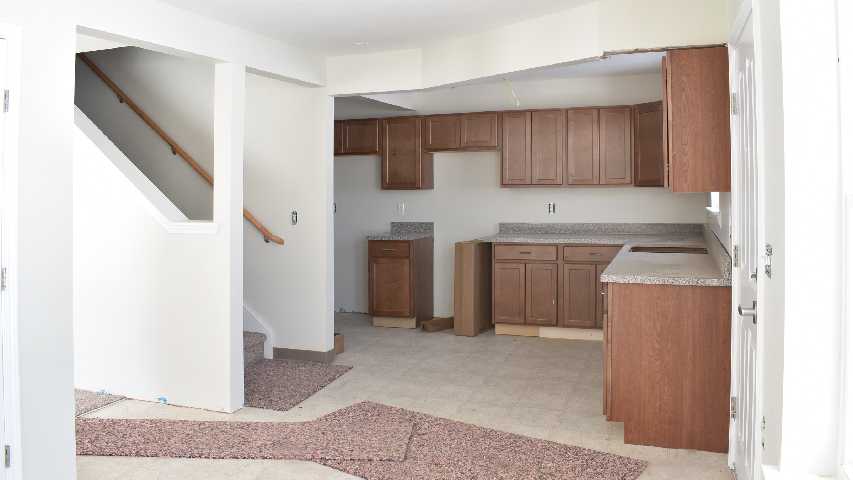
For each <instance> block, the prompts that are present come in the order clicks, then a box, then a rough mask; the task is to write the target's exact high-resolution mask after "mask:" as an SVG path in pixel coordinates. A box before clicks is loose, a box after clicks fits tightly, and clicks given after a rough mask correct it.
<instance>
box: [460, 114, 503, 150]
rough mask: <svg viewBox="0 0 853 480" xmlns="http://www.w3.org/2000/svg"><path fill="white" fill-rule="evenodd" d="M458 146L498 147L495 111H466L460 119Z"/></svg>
mask: <svg viewBox="0 0 853 480" xmlns="http://www.w3.org/2000/svg"><path fill="white" fill-rule="evenodd" d="M460 128H461V140H460V147H461V148H464V149H469V150H493V149H496V148H498V130H499V121H498V114H497V112H482V113H466V114H463V115H462V116H461V119H460Z"/></svg>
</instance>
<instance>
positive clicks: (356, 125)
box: [335, 119, 380, 155]
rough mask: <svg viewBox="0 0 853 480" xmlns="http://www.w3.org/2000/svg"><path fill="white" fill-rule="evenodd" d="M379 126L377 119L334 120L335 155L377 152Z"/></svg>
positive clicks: (372, 153) (371, 153) (373, 153)
mask: <svg viewBox="0 0 853 480" xmlns="http://www.w3.org/2000/svg"><path fill="white" fill-rule="evenodd" d="M379 126H380V121H379V120H378V119H366V120H339V121H336V122H335V155H376V154H378V153H379V145H380V136H379V133H380V132H379Z"/></svg>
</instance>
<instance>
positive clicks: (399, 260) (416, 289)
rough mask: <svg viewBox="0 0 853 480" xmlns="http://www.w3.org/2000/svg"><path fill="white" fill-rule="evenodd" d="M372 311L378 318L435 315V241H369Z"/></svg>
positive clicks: (422, 318) (427, 239)
mask: <svg viewBox="0 0 853 480" xmlns="http://www.w3.org/2000/svg"><path fill="white" fill-rule="evenodd" d="M367 250H368V307H369V309H370V314H371V315H373V316H376V317H401V318H417V319H418V320H429V319H431V318H432V315H433V239H432V238H419V239H416V240H407V241H400V240H369V241H368V248H367Z"/></svg>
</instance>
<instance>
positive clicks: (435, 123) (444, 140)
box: [423, 115, 461, 150]
mask: <svg viewBox="0 0 853 480" xmlns="http://www.w3.org/2000/svg"><path fill="white" fill-rule="evenodd" d="M423 122H424V124H423V129H424V130H423V132H424V148H425V149H427V150H455V149H457V148H459V144H460V140H461V127H460V124H459V123H460V119H459V115H436V116H432V117H426V118H424V120H423Z"/></svg>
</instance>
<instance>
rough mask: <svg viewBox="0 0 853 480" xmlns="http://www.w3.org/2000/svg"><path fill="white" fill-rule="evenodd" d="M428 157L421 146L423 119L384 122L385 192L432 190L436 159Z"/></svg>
mask: <svg viewBox="0 0 853 480" xmlns="http://www.w3.org/2000/svg"><path fill="white" fill-rule="evenodd" d="M426 157H427V158H425V155H424V152H423V149H422V146H421V121H420V118H417V117H405V118H389V119H386V120H384V121H383V122H382V188H383V189H385V190H418V189H431V188H432V187H433V168H432V161H431V159H432V157H431V156H426Z"/></svg>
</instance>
